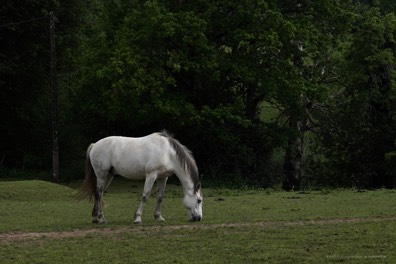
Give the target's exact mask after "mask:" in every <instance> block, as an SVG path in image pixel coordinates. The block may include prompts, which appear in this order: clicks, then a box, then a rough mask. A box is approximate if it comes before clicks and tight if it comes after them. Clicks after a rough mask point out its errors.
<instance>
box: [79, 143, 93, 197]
mask: <svg viewBox="0 0 396 264" xmlns="http://www.w3.org/2000/svg"><path fill="white" fill-rule="evenodd" d="M93 145H94V144H91V145H89V147H88V149H87V155H86V160H85V179H84V182H83V184H82V186H81V188H80V190H79V192H78V194H77V199H79V200H82V199H84V198H89V200H92V197H93V196H94V194H95V191H96V175H95V172H94V169H93V167H92V163H91V158H90V157H89V154H90V152H91V149H92V147H93Z"/></svg>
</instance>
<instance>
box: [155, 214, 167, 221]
mask: <svg viewBox="0 0 396 264" xmlns="http://www.w3.org/2000/svg"><path fill="white" fill-rule="evenodd" d="M155 220H157V221H161V222H163V221H165V218H163V217H162V216H161V215H156V216H155Z"/></svg>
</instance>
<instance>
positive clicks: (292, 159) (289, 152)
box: [283, 118, 304, 191]
mask: <svg viewBox="0 0 396 264" xmlns="http://www.w3.org/2000/svg"><path fill="white" fill-rule="evenodd" d="M289 128H290V129H291V131H293V130H294V131H295V130H296V128H297V131H298V135H290V136H289V140H288V147H287V148H286V153H285V159H284V163H283V170H284V174H285V180H284V181H283V189H284V190H286V191H291V190H299V189H300V184H301V161H302V156H303V143H304V132H303V131H301V125H300V122H298V121H295V119H293V118H290V120H289Z"/></svg>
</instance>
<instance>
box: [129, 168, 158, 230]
mask: <svg viewBox="0 0 396 264" xmlns="http://www.w3.org/2000/svg"><path fill="white" fill-rule="evenodd" d="M156 178H157V174H154V173H152V174H149V175H147V176H146V181H145V182H144V190H143V195H142V200H141V201H140V204H139V207H138V209H137V210H136V212H135V221H134V223H135V224H141V223H142V213H143V209H144V205H145V204H146V202H147V201H148V199H149V197H150V193H151V189H152V188H153V185H154V182H155V180H156Z"/></svg>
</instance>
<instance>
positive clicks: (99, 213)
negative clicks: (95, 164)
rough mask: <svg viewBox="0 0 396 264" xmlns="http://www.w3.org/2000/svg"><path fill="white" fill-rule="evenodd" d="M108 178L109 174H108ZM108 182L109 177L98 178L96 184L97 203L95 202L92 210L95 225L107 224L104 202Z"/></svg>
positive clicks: (95, 195)
mask: <svg viewBox="0 0 396 264" xmlns="http://www.w3.org/2000/svg"><path fill="white" fill-rule="evenodd" d="M106 176H107V173H106ZM106 180H107V177H105V178H103V177H98V178H97V183H96V188H95V193H94V197H95V201H94V207H93V209H92V223H95V224H105V223H106V219H105V217H104V214H103V207H104V202H103V192H104V190H105V187H106Z"/></svg>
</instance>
